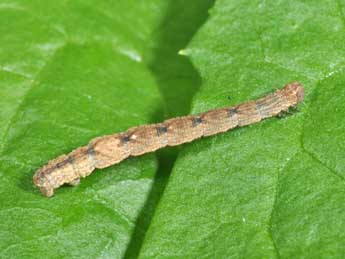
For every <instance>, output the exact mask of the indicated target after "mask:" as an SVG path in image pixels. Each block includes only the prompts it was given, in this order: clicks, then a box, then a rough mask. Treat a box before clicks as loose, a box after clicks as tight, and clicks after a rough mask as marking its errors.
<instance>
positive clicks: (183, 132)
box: [33, 82, 304, 197]
mask: <svg viewBox="0 0 345 259" xmlns="http://www.w3.org/2000/svg"><path fill="white" fill-rule="evenodd" d="M303 98H304V89H303V86H302V85H301V84H300V83H298V82H294V83H290V84H287V85H286V86H285V87H284V88H282V89H280V90H277V91H275V92H273V93H271V94H269V95H267V96H264V97H262V98H260V99H258V100H256V101H249V102H245V103H242V104H239V105H236V106H233V107H229V108H220V109H214V110H210V111H207V112H204V113H201V114H198V115H191V116H184V117H177V118H173V119H169V120H166V121H164V122H162V123H158V124H150V125H142V126H138V127H134V128H130V129H129V130H127V131H126V132H122V133H117V134H114V135H108V136H102V137H98V138H95V139H93V140H91V141H90V142H89V144H88V145H86V146H82V147H79V148H77V149H75V150H73V151H72V152H71V153H69V154H67V155H62V156H59V157H57V158H56V159H53V160H51V161H49V162H48V164H46V165H44V166H43V167H42V168H40V169H38V170H37V172H36V173H35V175H34V176H33V180H34V183H35V185H36V186H38V187H39V188H40V189H41V192H42V193H43V194H44V195H45V196H47V197H50V196H52V195H53V194H54V189H56V188H58V187H60V186H61V185H63V184H66V183H67V184H70V185H76V184H78V183H79V180H80V178H82V177H86V176H88V175H90V174H91V173H92V171H93V170H94V169H95V168H105V167H108V166H111V165H114V164H117V163H119V162H121V161H122V160H124V159H126V158H127V157H129V156H139V155H142V154H144V153H148V152H153V151H155V150H157V149H159V148H163V147H165V146H176V145H180V144H182V143H186V142H190V141H193V140H195V139H198V138H201V137H205V136H210V135H215V134H218V133H221V132H225V131H228V130H230V129H233V128H235V127H242V126H246V125H249V124H253V123H256V122H259V121H261V120H263V119H265V118H269V117H273V116H277V115H280V114H282V113H284V112H287V111H288V110H289V108H291V107H296V106H297V104H298V103H299V102H301V101H302V100H303Z"/></svg>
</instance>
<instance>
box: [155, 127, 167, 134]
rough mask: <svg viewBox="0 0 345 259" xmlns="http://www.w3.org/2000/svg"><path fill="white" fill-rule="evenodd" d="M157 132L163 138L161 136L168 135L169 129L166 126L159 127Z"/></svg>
mask: <svg viewBox="0 0 345 259" xmlns="http://www.w3.org/2000/svg"><path fill="white" fill-rule="evenodd" d="M156 131H157V135H158V136H161V135H163V134H165V133H167V132H168V129H167V127H165V126H159V127H157V128H156Z"/></svg>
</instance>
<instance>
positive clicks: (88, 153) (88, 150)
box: [85, 146, 95, 156]
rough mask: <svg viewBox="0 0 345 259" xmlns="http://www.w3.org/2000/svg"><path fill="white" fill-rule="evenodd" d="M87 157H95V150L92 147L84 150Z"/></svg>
mask: <svg viewBox="0 0 345 259" xmlns="http://www.w3.org/2000/svg"><path fill="white" fill-rule="evenodd" d="M85 153H86V154H87V155H89V156H94V155H95V150H94V148H93V146H89V147H88V148H87V149H86V152H85Z"/></svg>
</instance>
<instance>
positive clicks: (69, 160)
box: [66, 156, 74, 164]
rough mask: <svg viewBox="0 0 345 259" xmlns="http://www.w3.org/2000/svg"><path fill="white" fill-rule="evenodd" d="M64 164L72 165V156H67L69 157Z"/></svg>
mask: <svg viewBox="0 0 345 259" xmlns="http://www.w3.org/2000/svg"><path fill="white" fill-rule="evenodd" d="M66 162H67V163H70V164H73V162H74V156H69V157H68V158H67V159H66Z"/></svg>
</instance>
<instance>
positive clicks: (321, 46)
mask: <svg viewBox="0 0 345 259" xmlns="http://www.w3.org/2000/svg"><path fill="white" fill-rule="evenodd" d="M321 10H322V11H321ZM210 13H211V16H210V18H209V19H208V21H207V22H206V24H205V25H204V26H203V27H202V28H201V30H200V31H199V32H198V34H197V35H196V36H195V37H194V39H193V41H192V43H191V44H190V45H189V46H188V48H187V49H186V50H184V53H186V55H188V56H189V57H190V58H191V59H192V61H193V63H194V65H195V67H196V68H197V69H198V70H199V71H200V73H201V78H202V80H203V83H202V86H201V88H200V90H199V91H198V93H197V95H196V96H195V98H194V101H193V105H192V112H193V113H197V112H201V111H206V110H208V109H212V108H215V107H221V106H230V105H232V104H236V103H239V102H244V101H247V100H251V99H255V98H257V97H260V96H262V95H264V94H266V93H268V92H271V91H273V90H275V89H277V88H280V87H282V86H283V85H284V84H286V83H287V82H290V81H295V80H298V81H300V82H302V83H303V84H304V86H305V91H306V98H305V101H304V103H303V104H302V105H301V107H300V112H298V113H296V114H294V115H292V116H288V117H287V118H284V119H277V118H274V119H270V120H267V121H263V122H261V123H259V124H256V125H252V126H249V127H246V128H241V129H236V130H233V131H231V132H228V133H225V134H222V135H217V136H214V137H210V138H207V139H202V140H199V141H196V142H193V143H191V144H188V145H186V146H185V148H183V150H182V153H180V155H179V157H178V159H177V162H176V163H175V166H174V168H173V172H172V175H171V177H170V179H169V182H168V185H167V187H166V190H165V192H164V195H163V197H162V199H161V201H160V203H159V205H158V208H157V210H156V213H155V216H154V218H153V220H152V222H151V225H150V228H149V231H148V233H147V235H146V238H145V240H144V246H143V248H142V250H141V254H140V255H141V258H239V257H241V258H280V257H282V258H296V257H298V258H300V257H303V258H315V257H317V258H326V257H327V258H329V257H331V258H342V257H343V255H344V252H345V250H344V246H343V243H344V241H345V235H344V233H345V232H344V230H345V223H344V222H345V205H344V199H345V192H344V156H343V147H342V143H344V140H345V133H344V131H343V128H344V125H345V119H344V113H345V110H344V108H343V107H344V98H345V91H344V89H345V88H344V87H343V85H344V84H345V74H344V71H343V69H344V65H345V63H344V62H345V46H344V44H343V38H344V35H345V22H344V21H345V19H344V15H343V13H344V6H343V3H342V2H340V1H339V2H334V1H304V2H301V1H269V2H267V1H266V2H262V1H225V0H218V1H216V4H215V6H214V7H213V9H212V10H211V11H210ZM227 96H230V97H231V100H230V102H229V101H228V98H227Z"/></svg>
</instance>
